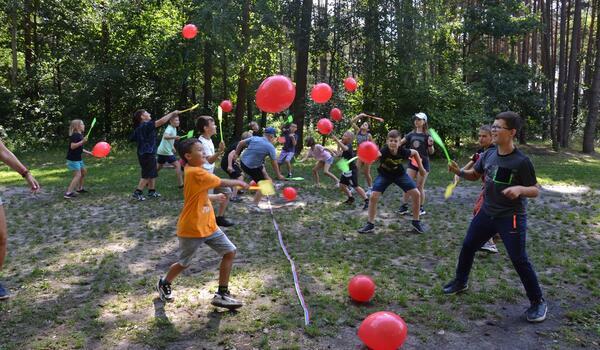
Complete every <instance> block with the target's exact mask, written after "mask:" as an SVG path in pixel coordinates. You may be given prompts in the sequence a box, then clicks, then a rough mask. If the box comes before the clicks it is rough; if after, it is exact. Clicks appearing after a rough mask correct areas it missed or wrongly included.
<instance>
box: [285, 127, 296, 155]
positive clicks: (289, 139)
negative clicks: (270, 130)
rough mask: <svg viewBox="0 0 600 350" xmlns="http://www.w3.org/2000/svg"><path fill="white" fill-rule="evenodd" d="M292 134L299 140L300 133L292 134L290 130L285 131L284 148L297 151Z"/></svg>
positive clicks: (287, 150) (288, 150)
mask: <svg viewBox="0 0 600 350" xmlns="http://www.w3.org/2000/svg"><path fill="white" fill-rule="evenodd" d="M292 135H293V136H294V137H295V138H296V140H298V135H297V134H296V133H293V134H291V133H290V132H289V131H286V132H284V133H283V136H284V137H285V143H284V144H283V148H282V150H283V151H285V152H295V151H296V146H294V142H293V141H292Z"/></svg>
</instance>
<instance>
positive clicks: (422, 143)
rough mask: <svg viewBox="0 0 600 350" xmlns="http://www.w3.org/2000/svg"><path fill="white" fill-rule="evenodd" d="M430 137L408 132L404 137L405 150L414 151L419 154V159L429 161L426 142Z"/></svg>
mask: <svg viewBox="0 0 600 350" xmlns="http://www.w3.org/2000/svg"><path fill="white" fill-rule="evenodd" d="M430 137H431V136H429V134H424V133H420V132H419V133H417V132H414V131H411V132H409V133H408V134H406V136H404V138H405V139H406V148H409V149H414V150H415V151H417V152H419V155H420V156H421V159H429V152H427V147H428V145H429V144H428V140H429V138H430Z"/></svg>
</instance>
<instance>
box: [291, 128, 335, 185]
mask: <svg viewBox="0 0 600 350" xmlns="http://www.w3.org/2000/svg"><path fill="white" fill-rule="evenodd" d="M305 143H306V145H307V146H308V147H310V150H309V151H308V152H307V153H306V155H305V156H304V158H302V159H301V160H299V162H303V161H305V160H307V159H308V157H311V156H312V157H313V158H315V159H316V160H317V164H316V165H315V167H314V168H313V170H312V173H313V177H314V178H315V183H316V184H317V186H319V185H320V182H319V170H321V169H323V174H325V175H327V176H329V177H330V178H332V179H333V180H335V183H336V184H337V183H338V182H339V180H338V178H337V177H336V176H335V175H333V174H332V173H331V172H330V171H329V168H330V167H331V164H333V160H334V158H333V156H332V155H331V154H332V153H333V152H331V151H330V150H328V149H327V148H325V147H323V145H320V144H318V143H316V142H315V139H314V138H312V137H310V136H309V137H307V138H306V140H305Z"/></svg>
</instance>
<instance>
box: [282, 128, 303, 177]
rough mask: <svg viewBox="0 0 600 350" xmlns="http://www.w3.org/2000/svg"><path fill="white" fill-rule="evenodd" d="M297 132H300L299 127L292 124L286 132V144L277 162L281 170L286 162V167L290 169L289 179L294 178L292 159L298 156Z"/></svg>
mask: <svg viewBox="0 0 600 350" xmlns="http://www.w3.org/2000/svg"><path fill="white" fill-rule="evenodd" d="M296 130H298V126H297V125H296V124H294V123H292V124H290V127H289V129H287V130H286V131H285V132H284V134H283V136H284V137H285V142H284V144H283V148H282V149H281V154H279V160H278V161H277V163H278V164H279V168H281V166H282V165H283V163H284V162H285V165H286V166H287V169H288V176H287V177H288V178H291V177H292V159H293V158H294V155H295V154H296V144H297V140H298V135H296Z"/></svg>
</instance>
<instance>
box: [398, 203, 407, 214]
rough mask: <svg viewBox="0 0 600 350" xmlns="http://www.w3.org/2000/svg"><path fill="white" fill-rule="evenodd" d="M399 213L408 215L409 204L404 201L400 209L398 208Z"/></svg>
mask: <svg viewBox="0 0 600 350" xmlns="http://www.w3.org/2000/svg"><path fill="white" fill-rule="evenodd" d="M398 214H400V215H406V214H408V204H406V203H404V204H402V205H401V206H400V209H399V210H398Z"/></svg>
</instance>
